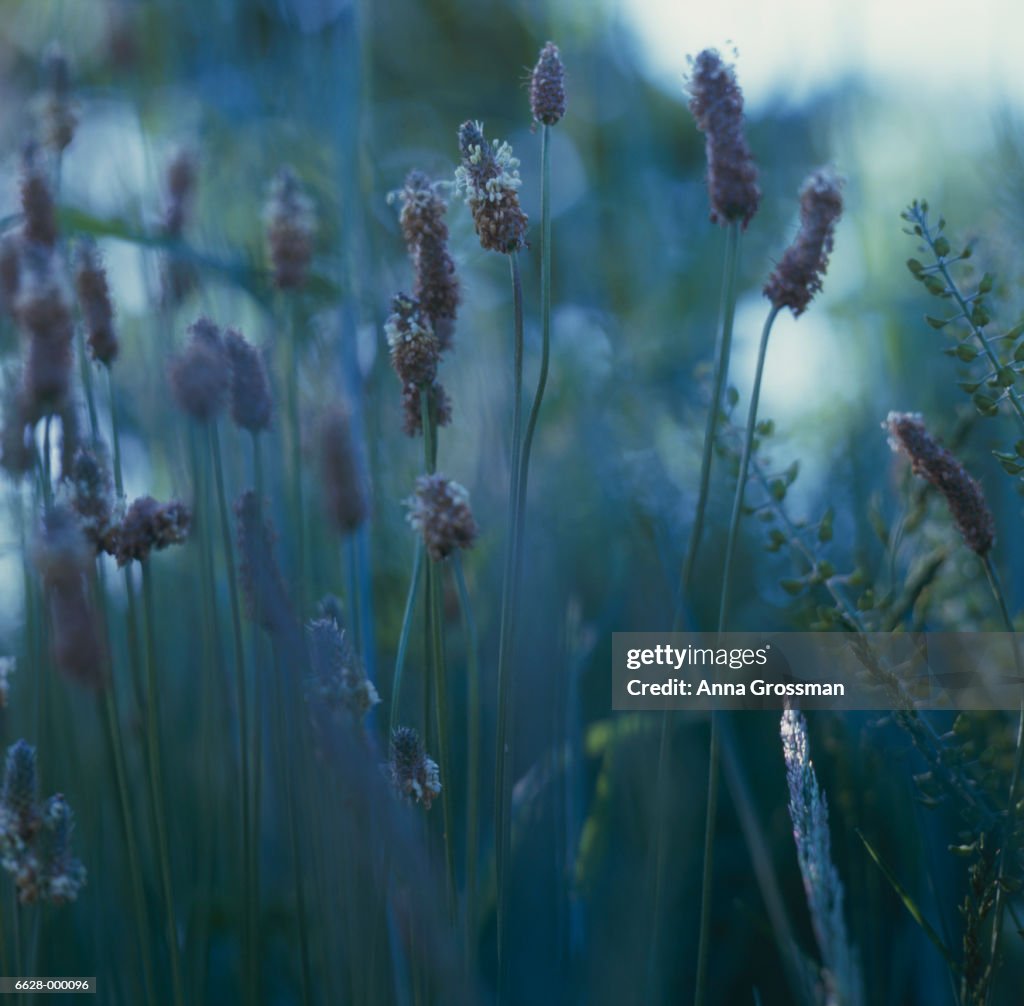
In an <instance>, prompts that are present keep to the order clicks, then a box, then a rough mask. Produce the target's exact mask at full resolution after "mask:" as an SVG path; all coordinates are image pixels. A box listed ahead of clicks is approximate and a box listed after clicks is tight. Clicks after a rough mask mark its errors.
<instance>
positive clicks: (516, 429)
mask: <svg viewBox="0 0 1024 1006" xmlns="http://www.w3.org/2000/svg"><path fill="white" fill-rule="evenodd" d="M509 267H510V269H511V273H512V304H513V318H514V323H513V371H512V374H513V382H512V396H513V397H512V453H511V456H510V459H511V467H512V470H511V473H510V478H509V494H508V524H509V543H508V548H507V550H506V553H505V572H504V577H503V581H502V591H501V597H502V601H501V627H500V629H499V634H498V722H497V738H496V753H495V773H494V774H495V780H494V844H495V868H496V874H497V876H496V883H497V938H498V972H499V979H498V982H499V1000H500V998H501V996H500V992H501V989H502V987H503V985H504V968H505V965H506V963H507V962H506V955H505V916H506V911H507V907H508V890H507V883H506V881H507V876H506V872H507V870H508V858H509V852H510V850H511V844H512V839H511V822H510V821H509V819H508V818H509V814H510V812H511V808H510V803H511V789H512V786H511V783H512V780H511V764H512V743H511V733H510V724H511V721H512V708H511V707H512V679H511V675H510V671H509V667H508V663H509V660H510V658H511V652H512V636H513V623H514V620H515V608H516V604H515V601H516V598H515V594H516V583H515V580H516V571H517V569H518V550H519V526H520V520H521V514H520V512H519V476H520V466H519V461H520V457H521V447H522V410H523V282H522V276H521V275H520V271H519V256H518V254H517V253H516V252H512V253H511V254H510V255H509Z"/></svg>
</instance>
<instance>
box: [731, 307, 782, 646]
mask: <svg viewBox="0 0 1024 1006" xmlns="http://www.w3.org/2000/svg"><path fill="white" fill-rule="evenodd" d="M780 310H781V308H779V307H773V308H772V309H771V311H769V312H768V317H767V319H766V320H765V323H764V328H763V329H762V330H761V343H760V345H759V346H758V349H757V367H756V368H755V370H754V386H753V388H752V390H751V392H750V409H749V411H748V412H747V428H746V430H745V432H744V434H743V453H742V454H741V456H740V470H739V476H738V478H737V480H736V492H735V494H734V496H733V501H732V517H731V518H730V520H729V536H728V538H726V541H725V563H724V566H723V570H722V596H721V600H720V602H719V607H718V631H719V632H724V631H725V621H726V618H727V617H728V614H729V600H730V598H729V590H730V586H731V584H732V563H733V553H734V551H735V549H736V539H737V536H738V534H739V529H740V517H741V516H742V515H743V495H744V493H745V492H746V488H747V472H748V471H749V469H750V455H751V453H752V451H753V449H754V431H755V429H756V428H757V406H758V402H759V401H760V399H761V379H762V378H763V377H764V361H765V357H766V356H767V355H768V339H769V338H770V336H771V334H772V325H774V324H775V319H776V318H777V317H778V314H779V311H780Z"/></svg>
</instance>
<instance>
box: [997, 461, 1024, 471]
mask: <svg viewBox="0 0 1024 1006" xmlns="http://www.w3.org/2000/svg"><path fill="white" fill-rule="evenodd" d="M999 463H1000V464H1001V465H1002V466H1003V470H1004V471H1005V472H1006V473H1007V475H1020V473H1021V472H1024V461H1011V460H1009V459H1007V458H1000V459H999Z"/></svg>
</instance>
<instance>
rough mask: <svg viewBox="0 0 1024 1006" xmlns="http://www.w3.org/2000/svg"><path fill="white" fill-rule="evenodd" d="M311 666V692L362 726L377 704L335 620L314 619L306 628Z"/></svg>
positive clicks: (371, 683)
mask: <svg viewBox="0 0 1024 1006" xmlns="http://www.w3.org/2000/svg"><path fill="white" fill-rule="evenodd" d="M306 636H307V640H308V643H309V657H310V664H311V666H312V675H311V678H310V688H309V691H310V693H311V694H312V695H313V696H315V697H316V698H318V699H319V700H320V701H321V702H323V703H324V705H326V706H327V708H328V709H330V710H331V711H332V712H340V711H344V712H347V713H348V714H349V715H350V716H351V717H352V719H353V720H355V721H356V722H357V723H361V722H362V720H363V719H364V718H365V716H366V714H367V713H369V712H370V710H371V709H372V708H373V707H374V706H375V705H377V704H378V703H379V702H380V696H379V695H378V694H377V689H376V688H375V687H374V686H373V682H372V681H370V679H369V678H367V676H366V671H365V670H364V669H363V666H362V663H361V662H360V660H359V657H358V656H357V655H356V654H355V652H354V651H353V649H352V647H351V645H349V641H348V637H347V636H346V635H345V632H344V630H342V629H340V628H338V623H337V621H336V620H335V619H334V618H328V617H325V618H317V619H314V620H313V621H311V622H310V623H309V625H308V626H307V629H306Z"/></svg>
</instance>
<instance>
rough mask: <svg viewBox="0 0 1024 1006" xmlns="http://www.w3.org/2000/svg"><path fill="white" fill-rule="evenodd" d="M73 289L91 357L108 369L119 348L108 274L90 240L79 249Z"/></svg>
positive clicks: (84, 242)
mask: <svg viewBox="0 0 1024 1006" xmlns="http://www.w3.org/2000/svg"><path fill="white" fill-rule="evenodd" d="M75 289H76V291H77V292H78V304H79V307H80V308H81V309H82V317H83V318H84V319H85V331H86V339H87V341H88V343H89V351H90V353H92V358H93V359H94V360H98V361H99V362H100V363H102V364H104V365H105V366H107V367H109V366H110V365H111V364H112V363H113V362H114V360H115V359H117V354H118V350H119V348H120V347H119V346H118V343H117V333H116V332H115V331H114V305H113V304H112V303H111V300H110V287H109V286H108V285H107V271H106V269H104V268H103V261H102V260H101V259H100V256H99V253H98V252H97V250H96V245H95V244H94V243H93V242H92V241H83V242H82V243H81V244H80V245H79V246H78V262H77V266H76V269H75Z"/></svg>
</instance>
